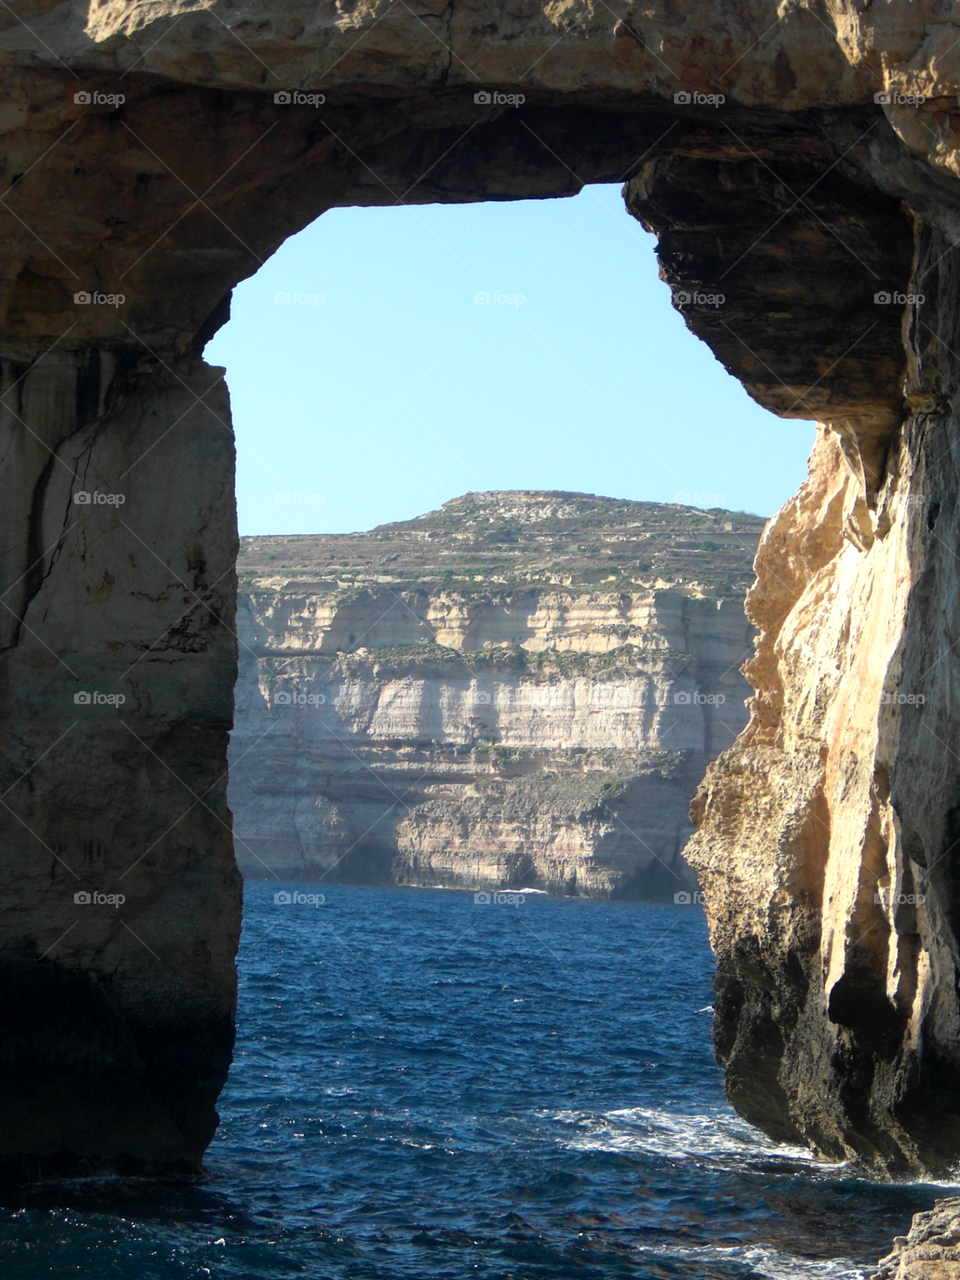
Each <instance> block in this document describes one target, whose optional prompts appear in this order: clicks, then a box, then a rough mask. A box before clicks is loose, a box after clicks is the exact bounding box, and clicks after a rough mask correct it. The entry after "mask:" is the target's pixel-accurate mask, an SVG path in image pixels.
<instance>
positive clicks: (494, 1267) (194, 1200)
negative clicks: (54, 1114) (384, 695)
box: [0, 882, 957, 1280]
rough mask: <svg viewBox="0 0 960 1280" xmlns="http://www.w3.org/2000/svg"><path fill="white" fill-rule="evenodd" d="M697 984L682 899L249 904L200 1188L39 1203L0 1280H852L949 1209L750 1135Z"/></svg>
mask: <svg viewBox="0 0 960 1280" xmlns="http://www.w3.org/2000/svg"><path fill="white" fill-rule="evenodd" d="M478 898H479V900H478ZM712 968H713V964H712V956H711V953H710V948H709V945H708V941H707V931H706V924H705V920H704V917H703V913H702V910H701V909H700V908H699V907H698V906H697V905H696V904H695V903H679V904H677V903H665V904H651V903H632V902H601V901H590V900H585V899H560V898H550V897H547V896H545V895H539V894H524V895H523V896H522V899H520V898H518V897H517V896H516V895H511V894H500V895H496V894H483V895H474V894H473V893H463V892H457V891H451V890H429V889H387V888H372V887H325V886H323V885H316V884H309V885H290V884H279V883H276V882H271V883H264V882H253V883H248V884H247V885H246V890H245V907H244V924H243V937H242V943H241V947H240V955H239V970H240V1007H239V1021H238V1039H237V1047H236V1055H235V1059H234V1063H233V1067H232V1069H231V1072H230V1077H229V1080H228V1082H227V1085H226V1087H225V1089H224V1091H223V1094H222V1096H221V1099H220V1107H219V1109H220V1115H221V1123H220V1127H219V1129H218V1131H217V1134H216V1137H215V1139H214V1141H213V1143H212V1144H211V1146H210V1148H209V1151H208V1153H207V1158H206V1176H205V1178H204V1179H203V1180H201V1181H198V1182H196V1183H193V1184H189V1185H185V1186H184V1185H167V1184H158V1183H151V1182H140V1181H136V1180H132V1181H131V1180H108V1181H96V1180H94V1181H71V1182H60V1183H51V1184H46V1185H38V1186H35V1187H31V1188H27V1189H26V1190H25V1191H23V1192H22V1193H19V1194H18V1195H17V1196H16V1197H14V1198H13V1199H12V1200H8V1202H7V1203H5V1204H4V1205H3V1206H2V1207H0V1269H2V1275H3V1277H4V1280H37V1278H38V1277H91V1278H96V1280H112V1278H116V1280H201V1278H205V1277H216V1278H217V1280H293V1278H294V1277H296V1278H298V1280H299V1278H301V1277H308V1278H309V1280H441V1278H443V1280H467V1278H468V1277H476V1278H478V1280H480V1278H482V1280H535V1278H536V1280H567V1278H568V1277H569V1280H618V1278H619V1277H624V1278H626V1277H630V1280H679V1278H680V1277H691V1278H696V1280H744V1278H746V1277H764V1278H770V1280H807V1278H810V1280H813V1278H814V1277H822V1278H823V1280H826V1278H827V1277H829V1278H830V1280H866V1278H867V1277H869V1276H870V1274H871V1272H872V1271H873V1270H874V1269H875V1266H876V1263H877V1260H878V1259H879V1257H880V1256H881V1255H882V1254H884V1253H885V1252H887V1251H888V1250H889V1248H890V1247H891V1243H892V1240H893V1237H894V1236H895V1235H898V1234H902V1233H903V1232H904V1230H905V1229H906V1228H907V1226H908V1225H909V1222H910V1218H911V1216H912V1214H913V1213H915V1212H916V1211H917V1210H919V1209H925V1208H929V1207H930V1206H931V1205H932V1204H933V1202H934V1200H935V1199H937V1198H938V1197H942V1196H946V1195H949V1194H951V1193H952V1194H957V1189H956V1188H955V1187H953V1186H950V1185H947V1184H945V1183H937V1184H934V1183H924V1182H897V1183H882V1182H876V1181H872V1180H870V1179H869V1178H867V1177H865V1176H863V1174H862V1173H860V1172H858V1171H857V1170H856V1169H855V1168H853V1167H850V1166H847V1165H828V1164H821V1163H818V1162H816V1161H815V1160H813V1159H812V1158H811V1156H810V1154H809V1153H808V1152H807V1151H805V1150H802V1149H797V1148H792V1147H784V1146H779V1145H777V1144H776V1143H774V1142H772V1141H770V1140H768V1139H767V1138H765V1137H764V1136H763V1135H762V1134H761V1133H759V1132H757V1130H755V1129H753V1128H751V1127H750V1126H749V1125H748V1124H746V1123H745V1122H744V1121H743V1120H741V1119H739V1118H738V1117H737V1116H736V1115H735V1114H734V1112H733V1111H732V1110H731V1109H730V1107H729V1106H728V1105H727V1103H726V1101H725V1100H724V1095H723V1081H722V1075H721V1072H720V1071H719V1069H718V1068H717V1066H716V1064H715V1062H714V1058H713V1053H712V1050H711V1042H710V1028H711V1020H712V1007H711V1001H712V987H711V973H712Z"/></svg>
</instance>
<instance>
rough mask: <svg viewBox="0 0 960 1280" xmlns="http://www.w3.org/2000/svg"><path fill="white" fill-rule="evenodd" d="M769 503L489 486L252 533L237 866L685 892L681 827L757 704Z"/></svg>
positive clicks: (342, 876)
mask: <svg viewBox="0 0 960 1280" xmlns="http://www.w3.org/2000/svg"><path fill="white" fill-rule="evenodd" d="M762 527H763V521H762V520H760V519H758V518H757V517H750V516H744V515H738V516H733V515H732V514H731V513H730V512H722V511H719V512H711V513H704V512H700V511H695V510H691V509H690V508H685V507H680V506H656V505H654V504H652V503H631V502H615V501H611V500H609V499H597V498H592V497H589V496H588V495H583V494H549V493H505V494H497V493H490V494H468V495H467V496H466V497H465V498H461V499H458V500H457V501H455V502H449V503H447V504H446V505H445V506H444V508H443V509H442V510H441V511H439V512H431V513H429V514H428V515H426V516H422V517H420V518H419V519H417V520H413V521H409V522H407V523H405V524H399V525H390V526H385V527H384V528H383V529H381V530H375V531H373V532H372V533H370V534H360V535H352V536H348V537H342V538H337V537H326V538H307V537H300V538H246V539H243V542H242V546H241V557H240V573H241V578H242V583H243V589H242V591H241V596H240V607H239V611H238V634H239V639H240V682H239V684H238V687H237V712H236V721H235V728H234V732H233V735H232V738H231V752H230V761H231V782H230V805H231V808H232V810H233V813H234V819H235V825H234V834H235V838H236V848H237V859H238V862H239V864H240V866H241V868H242V870H243V873H244V875H246V876H265V875H266V876H268V875H270V874H279V875H283V876H288V877H292V878H307V879H325V880H328V881H332V882H335V881H337V880H361V881H363V880H366V881H388V882H390V881H392V882H396V883H400V884H419V885H447V886H460V887H472V888H477V889H480V888H488V887H490V886H494V887H497V886H511V887H520V886H525V887H527V888H538V889H545V890H548V891H550V892H553V893H569V894H589V895H595V896H609V895H616V896H631V897H646V898H651V897H655V898H664V897H667V898H672V897H673V895H674V894H676V893H678V892H684V893H687V894H688V895H689V894H690V893H691V891H694V892H695V891H696V883H695V881H694V879H693V877H692V875H691V873H690V871H689V868H688V867H687V865H686V864H685V863H684V862H683V860H682V858H681V856H680V850H681V849H682V847H683V845H684V844H685V843H686V840H687V838H688V836H689V834H690V833H691V832H692V827H691V826H690V825H689V815H688V808H689V801H690V799H691V798H692V796H693V794H694V792H695V791H696V789H697V786H698V784H699V782H700V780H701V779H702V777H703V771H704V769H705V767H706V764H707V762H708V761H709V760H711V759H714V758H715V757H716V756H717V754H718V753H719V751H720V750H721V749H722V748H723V747H725V746H729V745H730V744H731V743H732V742H733V740H734V738H735V737H736V735H737V733H738V732H739V731H740V729H742V728H743V726H744V725H745V724H746V719H747V716H746V711H745V708H744V701H745V699H746V697H747V696H748V694H749V692H750V690H749V686H748V685H747V683H746V681H745V680H744V678H743V676H742V675H741V674H740V666H741V665H742V663H743V661H744V659H745V658H746V656H747V655H748V654H749V652H750V650H751V637H752V632H751V629H750V627H749V625H748V623H747V621H746V618H745V616H744V613H743V606H742V589H743V585H744V584H745V582H746V581H748V580H749V579H750V577H751V576H752V573H751V567H750V566H751V564H752V560H753V555H754V552H755V549H756V545H757V540H758V536H759V533H760V530H761V529H762ZM281 562H282V563H284V564H286V566H287V568H286V572H285V573H278V568H279V564H280V563H281ZM291 571H292V572H291ZM320 574H323V575H324V576H323V577H320V579H319V580H318V581H314V582H312V583H311V582H310V578H311V577H313V578H315V579H316V578H317V577H318V575H320ZM668 581H669V582H670V585H669V586H668V585H667V584H668ZM657 584H659V586H658V585H657Z"/></svg>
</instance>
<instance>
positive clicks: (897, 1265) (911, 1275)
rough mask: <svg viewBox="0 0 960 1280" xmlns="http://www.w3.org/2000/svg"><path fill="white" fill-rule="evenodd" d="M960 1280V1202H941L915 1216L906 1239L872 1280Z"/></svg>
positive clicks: (899, 1240)
mask: <svg viewBox="0 0 960 1280" xmlns="http://www.w3.org/2000/svg"><path fill="white" fill-rule="evenodd" d="M957 1277H960V1200H938V1201H937V1203H936V1204H935V1205H934V1207H933V1208H932V1209H930V1210H929V1211H928V1212H927V1213H918V1214H916V1215H915V1216H914V1219H913V1225H912V1226H911V1228H910V1230H909V1231H908V1232H907V1234H906V1235H905V1236H897V1238H896V1240H894V1242H893V1251H892V1252H891V1253H889V1254H888V1255H887V1256H886V1257H885V1258H881V1259H880V1267H879V1270H878V1271H876V1272H875V1273H874V1275H873V1278H872V1280H957Z"/></svg>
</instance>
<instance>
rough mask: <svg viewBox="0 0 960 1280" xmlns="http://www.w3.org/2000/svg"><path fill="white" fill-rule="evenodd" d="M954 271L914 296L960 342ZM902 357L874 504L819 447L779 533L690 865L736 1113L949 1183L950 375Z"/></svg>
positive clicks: (774, 525)
mask: <svg viewBox="0 0 960 1280" xmlns="http://www.w3.org/2000/svg"><path fill="white" fill-rule="evenodd" d="M942 254H943V248H942V246H941V244H940V243H939V242H938V241H937V239H936V237H932V238H931V239H930V240H928V241H927V242H926V245H925V246H924V248H923V249H922V251H921V254H920V256H919V259H918V263H917V267H916V278H922V279H923V280H924V281H925V288H926V289H927V290H928V291H929V293H930V294H932V295H933V299H934V305H933V316H935V317H937V318H938V319H939V322H940V324H941V325H949V326H950V331H951V333H952V332H953V325H954V324H955V315H956V310H955V309H956V302H955V299H956V296H957V294H956V279H955V276H954V273H955V270H956V268H955V266H954V265H953V263H952V261H950V258H949V252H948V254H947V255H946V257H941V256H940V255H942ZM938 258H939V261H938ZM908 342H909V346H910V349H911V364H910V369H909V372H908V373H907V375H906V390H907V393H908V396H909V399H910V400H911V401H912V403H913V405H914V410H913V412H910V413H908V414H907V415H906V416H905V418H904V421H903V423H902V425H901V427H900V428H899V429H898V430H897V432H896V433H895V434H894V436H893V437H892V439H891V441H890V445H889V453H888V455H887V458H886V462H885V467H884V471H883V474H882V476H881V477H880V480H879V485H878V488H877V490H876V496H875V498H874V499H872V500H870V501H865V497H864V495H865V488H864V484H863V480H862V476H861V475H860V474H858V473H857V471H856V470H855V468H854V467H852V466H851V465H850V462H849V460H848V457H847V455H846V452H845V449H844V447H843V441H842V439H841V438H839V437H838V435H837V434H836V433H835V432H832V431H830V430H828V429H825V430H823V431H822V432H821V434H820V437H819V441H818V444H817V446H816V448H815V450H814V453H813V456H812V458H811V463H810V474H809V477H808V480H807V482H806V483H805V485H804V486H803V487H802V488H801V490H800V492H799V493H798V495H797V497H796V498H795V499H794V500H793V501H792V502H790V503H788V504H787V506H786V507H784V509H783V510H782V511H781V512H780V514H779V515H778V516H777V517H776V518H775V519H774V520H773V521H772V522H771V524H770V526H769V527H768V529H767V532H766V534H765V536H764V540H763V542H762V543H761V546H760V551H759V553H758V556H757V573H758V581H757V584H756V586H755V587H754V588H753V590H752V592H751V593H750V594H749V596H748V600H747V612H748V616H749V617H750V618H751V619H752V620H753V621H754V623H755V624H756V625H757V627H758V629H759V631H760V636H759V639H758V641H757V652H756V657H755V658H754V659H753V660H752V661H751V663H750V664H749V666H748V668H747V674H748V677H749V679H750V680H751V683H752V684H753V685H754V687H755V688H756V690H757V694H756V697H755V698H754V700H753V708H752V715H751V720H750V724H749V726H748V727H747V729H746V730H745V732H744V733H743V735H741V738H740V739H739V741H738V742H737V744H736V745H735V746H734V747H733V748H732V749H731V750H730V751H729V752H727V753H725V755H724V756H723V757H721V759H720V761H719V762H718V763H717V764H716V765H715V766H713V768H712V769H711V770H710V771H709V772H708V775H707V778H706V781H705V784H704V787H703V789H702V791H701V793H700V795H699V796H698V799H697V801H696V804H695V807H694V812H695V816H696V820H697V822H698V824H699V827H700V831H699V834H698V835H697V837H696V838H695V839H694V840H693V842H692V843H691V845H690V846H689V847H688V850H687V854H688V857H689V858H690V860H691V861H692V862H693V864H694V866H695V867H696V868H697V870H698V872H699V874H700V878H701V881H702V884H703V888H704V892H705V894H706V896H707V902H708V906H707V910H708V914H709V916H710V918H711V925H712V937H713V943H714V947H715V949H716V951H717V958H718V972H717V979H716V981H717V994H718V999H717V1017H716V1023H715V1036H716V1044H717V1050H718V1054H719V1056H720V1059H721V1061H722V1062H723V1063H724V1065H725V1066H726V1068H727V1076H726V1080H727V1089H728V1093H729V1096H730V1098H731V1100H732V1101H733V1102H734V1105H735V1106H736V1107H737V1109H738V1110H739V1111H740V1112H741V1113H742V1114H743V1115H745V1116H747V1117H748V1118H750V1119H752V1120H753V1121H754V1122H755V1123H757V1124H759V1125H760V1126H761V1127H762V1128H764V1129H766V1130H767V1132H769V1133H772V1134H775V1135H777V1136H780V1137H793V1138H794V1139H795V1140H796V1139H798V1138H802V1139H803V1140H805V1141H807V1142H809V1143H811V1144H813V1145H814V1146H816V1147H817V1148H818V1149H819V1150H821V1151H823V1152H824V1153H825V1154H827V1155H829V1156H832V1157H835V1158H843V1157H854V1158H857V1159H859V1160H861V1161H862V1162H864V1163H866V1164H868V1165H872V1166H873V1167H875V1168H879V1169H902V1168H908V1167H909V1168H920V1169H927V1170H936V1171H943V1170H945V1169H947V1168H948V1167H949V1166H950V1165H951V1164H952V1163H953V1161H955V1159H956V1153H957V1150H958V1148H960V1091H958V1089H957V1083H956V1081H957V1068H958V1057H957V1044H958V1029H960V1007H958V998H957V982H956V975H957V971H958V943H957V915H956V910H957V867H958V854H957V835H958V830H957V819H956V812H957V810H956V805H957V778H958V773H957V764H958V759H960V757H958V754H957V752H958V746H960V742H958V706H957V702H956V694H955V685H956V676H955V672H956V662H957V659H956V645H957V643H958V638H960V631H958V622H960V619H958V616H957V610H956V601H957V598H958V597H957V589H958V579H957V563H958V560H957V555H956V551H955V545H954V533H953V530H954V521H955V520H956V508H957V492H958V487H960V484H958V482H960V476H958V474H957V470H956V467H957V454H956V444H955V440H956V429H957V423H956V417H955V412H954V410H953V408H952V406H953V403H954V397H955V395H956V389H957V369H956V358H955V356H954V354H953V343H951V344H950V348H948V347H947V345H946V343H945V342H943V341H942V339H939V338H938V335H937V333H936V332H935V331H934V329H933V328H932V326H931V325H929V324H926V323H921V324H920V325H918V326H917V327H916V329H914V330H911V331H909V336H908ZM915 343H916V344H917V345H916V347H914V344H915ZM921 344H922V350H920V349H919V348H920V346H921Z"/></svg>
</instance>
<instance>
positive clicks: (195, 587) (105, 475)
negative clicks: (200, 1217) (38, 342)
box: [0, 351, 240, 1177]
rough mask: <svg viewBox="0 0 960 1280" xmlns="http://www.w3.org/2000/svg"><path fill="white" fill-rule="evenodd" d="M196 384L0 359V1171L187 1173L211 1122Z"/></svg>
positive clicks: (210, 791)
mask: <svg viewBox="0 0 960 1280" xmlns="http://www.w3.org/2000/svg"><path fill="white" fill-rule="evenodd" d="M218 374H219V371H213V370H210V369H209V368H207V367H206V366H204V365H202V363H200V362H199V361H195V360H194V361H188V360H183V361H180V362H179V363H178V364H175V365H171V366H170V368H169V369H164V368H163V367H161V366H160V365H158V364H157V362H155V361H150V360H145V361H143V362H142V364H141V365H140V367H133V368H128V369H127V370H126V371H123V370H121V369H118V368H117V367H116V366H114V365H109V364H108V365H107V367H106V368H103V367H102V366H101V368H100V369H99V370H98V368H97V366H96V363H95V362H94V361H91V360H90V359H89V358H87V359H85V358H83V356H81V355H78V353H76V352H68V351H58V352H56V353H54V354H53V355H51V356H49V357H48V358H47V360H46V361H45V362H44V364H43V365H42V366H41V367H40V368H39V369H38V368H37V367H36V366H35V365H34V364H32V363H31V362H30V361H29V359H27V358H26V357H25V358H24V359H23V361H22V362H19V361H13V360H6V361H4V362H3V377H4V388H5V389H6V391H7V396H6V398H5V400H4V405H5V406H6V408H5V410H4V412H3V413H2V421H0V428H2V452H0V467H2V474H3V486H4V490H5V492H6V493H7V494H10V495H12V500H11V501H9V502H8V503H7V504H6V505H5V508H4V511H3V521H4V536H3V550H4V553H5V554H4V556H3V560H2V565H3V582H4V592H3V597H2V599H3V604H4V610H3V624H2V635H3V642H2V643H3V650H2V663H3V685H2V687H3V690H4V697H5V698H6V700H7V703H8V707H9V706H10V705H11V704H12V707H13V708H14V709H15V719H14V720H13V724H12V732H11V733H10V734H9V736H8V737H7V739H6V744H5V749H4V753H3V756H2V762H0V795H2V800H0V804H2V806H3V817H4V823H3V855H4V856H3V859H2V863H0V876H2V889H0V893H2V900H3V904H4V913H3V929H4V936H3V951H2V956H0V970H2V986H0V1006H2V1013H0V1021H2V1024H3V1028H4V1032H3V1051H2V1068H3V1082H2V1091H0V1098H2V1101H0V1173H2V1174H3V1175H6V1176H12V1177H23V1176H26V1177H32V1176H37V1175H43V1174H48V1173H55V1172H61V1171H63V1172H77V1171H84V1170H96V1169H98V1168H102V1167H107V1168H118V1169H121V1170H124V1171H131V1172H133V1171H148V1172H170V1171H180V1172H183V1171H189V1170H195V1169H196V1168H197V1167H198V1166H199V1162H200V1157H201V1155H202V1153H203V1150H204V1148H205V1147H206V1145H207V1143H208V1142H209V1140H210V1138H211V1136H212V1134H213V1131H214V1128H215V1125H216V1112H215V1110H214V1103H215V1101H216V1097H217V1094H218V1093H219V1091H220V1089H221V1087H222V1085H223V1081H224V1080H225V1079H226V1073H227V1068H228V1066H229V1062H230V1052H231V1047H232V1044H233V1018H234V1010H235V982H236V979H235V973H234V966H233V955H234V951H235V949H236V944H237V939H238V933H239V907H240V883H239V878H238V875H237V872H236V868H235V866H234V862H233V856H232V852H231V842H230V815H229V812H228V810H227V806H226V776H225V769H224V765H223V760H224V755H225V751H226V745H227V731H228V729H229V725H230V718H231V700H230V687H231V684H232V681H233V678H234V673H235V671H236V642H235V640H234V636H233V630H232V628H233V617H234V591H235V570H234V563H235V556H236V530H235V515H234V506H233V438H232V434H231V431H230V428H229V408H228V405H227V397H226V392H225V389H224V386H223V383H222V380H221V379H220V378H219V377H218ZM212 382H216V384H217V385H216V388H215V390H214V393H213V394H212V395H208V396H207V399H206V400H205V401H204V404H205V405H207V406H208V408H203V407H201V406H199V405H198V403H197V396H199V395H201V394H203V393H204V392H207V391H208V390H209V388H210V385H211V383H212ZM13 406H15V407H13ZM177 419H179V420H180V425H179V427H178V428H177V427H175V428H173V429H172V430H171V424H172V423H174V422H175V421H176V420H177ZM185 438H186V439H189V441H190V450H191V454H192V456H193V458H194V465H193V466H191V467H189V468H184V467H182V465H181V460H182V456H183V449H184V439H185ZM87 495H88V496H89V498H90V501H89V502H87V503H79V504H78V503H77V501H76V498H77V497H78V496H80V497H83V496H87ZM107 495H109V496H111V497H113V498H114V499H116V498H117V497H118V496H119V497H122V498H123V499H124V501H123V503H122V505H120V504H117V503H116V502H114V503H101V502H98V498H99V497H104V496H107ZM161 497H162V501H158V499H160V498H161ZM24 532H26V533H27V535H28V536H27V537H26V538H24V537H23V533H24ZM78 698H79V701H78ZM100 699H123V701H122V702H119V701H112V702H111V701H105V700H104V701H100ZM7 714H8V715H9V714H10V713H9V711H8V713H7ZM77 894H81V895H83V894H86V895H95V894H99V895H102V896H103V897H110V896H116V895H123V897H124V899H125V901H124V902H123V904H122V905H113V904H110V903H109V902H106V903H104V902H101V903H98V902H97V901H96V900H92V901H87V902H84V901H82V900H81V901H79V902H78V901H77V898H76V896H75V895H77Z"/></svg>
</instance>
